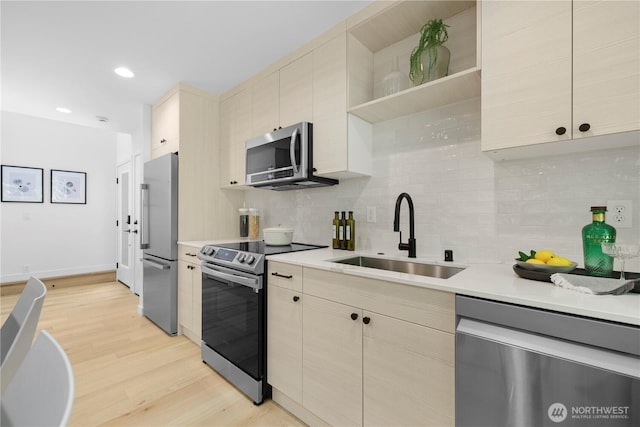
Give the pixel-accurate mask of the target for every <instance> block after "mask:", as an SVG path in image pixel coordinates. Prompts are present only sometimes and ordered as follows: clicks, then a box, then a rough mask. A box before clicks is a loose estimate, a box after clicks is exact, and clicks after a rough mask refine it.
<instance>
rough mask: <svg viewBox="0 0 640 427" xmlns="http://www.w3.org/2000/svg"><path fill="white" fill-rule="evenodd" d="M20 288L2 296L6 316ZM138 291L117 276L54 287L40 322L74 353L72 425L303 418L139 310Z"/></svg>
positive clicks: (285, 422)
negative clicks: (242, 387) (261, 397)
mask: <svg viewBox="0 0 640 427" xmlns="http://www.w3.org/2000/svg"><path fill="white" fill-rule="evenodd" d="M18 296H19V295H8V296H3V297H2V301H1V304H0V306H1V310H0V316H1V319H2V321H4V320H5V319H6V317H7V316H8V315H9V313H10V312H11V309H12V308H13V306H14V304H15V302H16V300H17V299H18ZM137 304H138V297H137V296H135V295H134V294H132V293H131V292H130V291H129V289H128V288H127V287H126V286H124V285H122V284H120V283H118V282H110V283H104V284H99V285H84V286H74V287H69V288H56V289H53V290H50V291H49V292H48V293H47V296H46V297H45V301H44V306H43V309H42V314H41V316H40V322H39V324H38V329H46V330H48V331H49V332H50V333H51V334H52V335H53V336H54V337H55V338H56V339H57V340H58V342H59V343H60V344H61V345H62V347H64V349H65V351H66V352H67V354H68V355H69V358H70V359H71V364H72V366H73V370H74V374H75V380H76V394H75V403H74V407H73V412H72V415H71V420H70V423H69V425H70V426H82V427H86V426H97V425H101V426H102V425H104V426H108V425H112V426H165V425H167V426H168V425H172V426H303V425H304V424H303V423H302V422H301V421H300V420H298V419H297V418H295V417H293V416H292V415H290V414H289V413H288V412H286V411H285V410H283V409H282V408H281V407H280V406H278V405H277V404H276V403H274V402H273V401H271V400H268V401H266V402H265V403H263V404H262V405H260V406H256V405H254V404H253V402H252V401H251V400H250V399H248V398H247V397H245V396H244V395H243V394H241V393H240V392H239V391H238V390H236V389H235V388H234V387H233V386H232V385H230V384H229V383H228V382H226V381H225V380H224V379H223V378H222V377H220V376H219V375H218V374H216V372H215V371H213V370H212V369H211V368H209V367H208V366H207V365H205V364H204V363H203V362H202V359H201V358H200V348H199V347H198V346H196V345H195V344H194V343H192V342H191V341H189V340H188V339H187V338H185V337H183V336H177V337H170V336H168V335H166V334H165V333H164V332H163V331H162V330H160V329H159V328H158V327H157V326H155V325H154V324H153V323H151V322H150V321H149V320H148V319H147V318H145V317H142V316H139V315H138V314H137Z"/></svg>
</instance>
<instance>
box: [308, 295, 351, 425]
mask: <svg viewBox="0 0 640 427" xmlns="http://www.w3.org/2000/svg"><path fill="white" fill-rule="evenodd" d="M303 312H304V313H303V316H302V324H303V333H302V336H303V345H302V384H303V390H302V404H303V406H304V407H305V408H306V409H308V410H309V411H311V412H312V413H314V414H315V415H317V416H318V417H320V418H322V419H323V420H325V421H326V422H328V423H329V424H331V425H334V426H361V425H362V320H361V319H362V310H359V309H357V308H354V307H351V306H349V305H344V304H339V303H336V302H333V301H328V300H325V299H322V298H317V297H313V296H310V295H305V296H304V310H303Z"/></svg>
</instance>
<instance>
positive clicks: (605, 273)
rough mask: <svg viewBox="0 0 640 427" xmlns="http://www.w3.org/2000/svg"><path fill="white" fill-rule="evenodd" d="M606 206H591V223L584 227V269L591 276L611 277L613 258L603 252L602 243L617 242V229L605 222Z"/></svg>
mask: <svg viewBox="0 0 640 427" xmlns="http://www.w3.org/2000/svg"><path fill="white" fill-rule="evenodd" d="M606 211H607V207H606V206H592V207H591V216H592V222H591V224H587V225H585V226H584V227H583V228H582V249H583V251H584V269H585V271H586V273H587V274H588V275H590V276H599V277H611V274H612V273H613V258H612V257H610V256H609V255H607V254H604V253H602V243H615V241H616V229H615V228H613V227H612V226H610V225H609V224H607V223H605V222H604V221H605V218H604V217H605V212H606Z"/></svg>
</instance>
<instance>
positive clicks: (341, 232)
mask: <svg viewBox="0 0 640 427" xmlns="http://www.w3.org/2000/svg"><path fill="white" fill-rule="evenodd" d="M346 227H347V219H346V218H345V213H344V211H342V216H341V218H340V226H339V227H338V230H339V231H338V237H339V240H340V249H347V241H346V239H345V228H346Z"/></svg>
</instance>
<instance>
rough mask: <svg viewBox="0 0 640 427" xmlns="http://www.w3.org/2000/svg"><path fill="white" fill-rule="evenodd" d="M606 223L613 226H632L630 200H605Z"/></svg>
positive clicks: (631, 203) (631, 204) (631, 205)
mask: <svg viewBox="0 0 640 427" xmlns="http://www.w3.org/2000/svg"><path fill="white" fill-rule="evenodd" d="M607 223H609V224H611V225H613V226H614V227H615V228H631V227H632V226H633V201H632V200H607Z"/></svg>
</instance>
